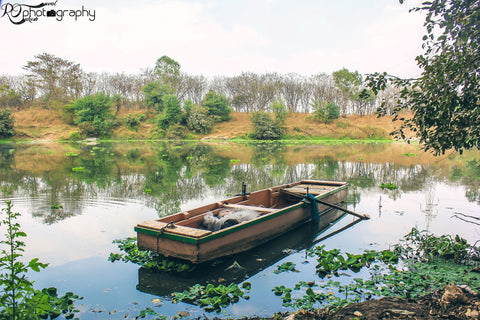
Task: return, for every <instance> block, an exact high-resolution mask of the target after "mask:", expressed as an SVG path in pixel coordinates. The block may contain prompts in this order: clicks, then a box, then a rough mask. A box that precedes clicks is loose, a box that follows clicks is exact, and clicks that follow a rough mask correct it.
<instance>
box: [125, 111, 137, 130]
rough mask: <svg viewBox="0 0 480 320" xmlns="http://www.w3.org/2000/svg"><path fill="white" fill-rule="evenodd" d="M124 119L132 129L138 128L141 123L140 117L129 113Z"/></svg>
mask: <svg viewBox="0 0 480 320" xmlns="http://www.w3.org/2000/svg"><path fill="white" fill-rule="evenodd" d="M123 121H124V122H125V125H126V126H127V127H128V128H130V129H132V130H137V128H138V126H139V125H140V119H139V118H138V117H136V116H135V115H133V114H129V115H127V116H126V117H124V118H123Z"/></svg>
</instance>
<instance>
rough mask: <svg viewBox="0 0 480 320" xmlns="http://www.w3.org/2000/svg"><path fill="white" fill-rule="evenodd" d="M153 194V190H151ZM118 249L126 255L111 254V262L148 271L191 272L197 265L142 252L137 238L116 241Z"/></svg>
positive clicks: (146, 251)
mask: <svg viewBox="0 0 480 320" xmlns="http://www.w3.org/2000/svg"><path fill="white" fill-rule="evenodd" d="M150 192H151V190H150ZM113 243H117V244H118V248H119V249H120V250H121V251H123V252H124V253H121V254H120V253H110V256H109V258H108V260H109V261H111V262H115V261H118V260H119V261H124V262H132V263H135V264H138V265H140V266H142V267H144V268H147V269H157V270H160V271H165V272H191V271H193V270H194V269H195V265H193V264H190V263H187V262H185V261H181V260H178V259H167V258H165V257H163V256H161V255H159V254H157V253H154V252H152V251H149V250H140V249H138V246H137V238H134V237H131V238H126V239H123V240H115V241H114V242H113Z"/></svg>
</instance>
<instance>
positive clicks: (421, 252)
mask: <svg viewBox="0 0 480 320" xmlns="http://www.w3.org/2000/svg"><path fill="white" fill-rule="evenodd" d="M395 249H396V250H397V251H398V252H400V253H401V254H402V255H404V256H405V257H406V258H409V259H427V260H431V259H435V258H443V259H453V260H454V261H455V262H462V261H463V262H466V261H474V260H476V261H479V260H480V249H479V248H477V247H475V246H471V245H469V244H468V243H467V241H466V240H465V239H463V238H461V237H459V236H458V235H457V236H455V237H452V236H450V235H442V236H435V235H433V234H431V233H429V232H428V231H419V230H417V229H416V228H413V229H412V231H410V233H408V234H407V235H406V236H405V237H404V239H403V241H401V242H400V243H399V244H397V245H396V246H395Z"/></svg>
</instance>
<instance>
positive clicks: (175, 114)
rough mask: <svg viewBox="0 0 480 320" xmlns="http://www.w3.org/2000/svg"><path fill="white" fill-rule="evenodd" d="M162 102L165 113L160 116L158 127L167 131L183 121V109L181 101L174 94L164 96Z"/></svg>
mask: <svg viewBox="0 0 480 320" xmlns="http://www.w3.org/2000/svg"><path fill="white" fill-rule="evenodd" d="M162 100H163V105H164V111H163V113H162V114H161V115H159V117H158V120H157V121H158V122H157V125H158V126H159V127H160V128H162V129H166V128H167V127H169V126H171V125H173V124H177V123H179V122H180V120H181V119H182V108H181V107H180V101H178V99H177V97H176V96H175V95H173V94H167V95H165V96H163V98H162Z"/></svg>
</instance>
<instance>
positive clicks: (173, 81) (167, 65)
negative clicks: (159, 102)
mask: <svg viewBox="0 0 480 320" xmlns="http://www.w3.org/2000/svg"><path fill="white" fill-rule="evenodd" d="M154 72H155V73H156V74H157V75H158V76H159V77H160V79H161V81H162V84H163V85H166V86H167V87H168V88H169V89H170V91H171V92H175V91H176V89H177V87H178V83H179V81H180V64H179V63H178V62H177V61H175V60H173V59H172V58H170V57H168V56H162V57H160V58H158V60H157V62H156V63H155V68H154Z"/></svg>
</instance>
